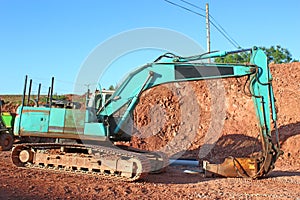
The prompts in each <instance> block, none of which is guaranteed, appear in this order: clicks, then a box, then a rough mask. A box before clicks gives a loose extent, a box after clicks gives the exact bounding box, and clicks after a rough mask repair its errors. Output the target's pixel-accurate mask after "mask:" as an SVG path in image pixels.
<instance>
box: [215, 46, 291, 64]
mask: <svg viewBox="0 0 300 200" xmlns="http://www.w3.org/2000/svg"><path fill="white" fill-rule="evenodd" d="M260 48H261V49H262V50H263V51H264V52H265V53H266V55H267V58H268V62H269V63H271V62H273V63H276V64H278V63H289V62H291V61H292V62H297V60H293V58H292V54H291V53H290V52H289V51H288V50H287V49H286V48H282V47H281V46H280V45H277V46H275V47H274V46H271V47H270V48H266V47H260ZM249 61H250V53H249V52H243V53H239V54H230V55H227V56H225V57H223V58H216V59H215V62H216V63H247V62H249Z"/></svg>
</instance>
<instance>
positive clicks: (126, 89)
mask: <svg viewBox="0 0 300 200" xmlns="http://www.w3.org/2000/svg"><path fill="white" fill-rule="evenodd" d="M243 51H250V52H251V58H250V64H216V63H203V62H197V63H196V62H195V61H203V60H205V59H208V58H216V57H224V56H226V55H228V54H235V53H240V52H243ZM241 76H249V80H250V83H249V91H250V93H251V96H252V99H253V102H254V106H255V109H256V114H257V118H258V123H259V127H260V137H261V140H262V149H263V151H262V152H261V155H260V156H257V157H255V158H228V159H226V160H225V161H224V163H222V164H210V163H208V162H204V163H203V168H204V170H205V171H206V172H207V173H213V174H218V175H221V176H225V177H252V178H257V177H261V176H264V175H266V174H267V173H268V172H269V171H271V170H272V169H273V168H274V163H275V161H276V160H277V158H278V156H279V155H280V154H282V151H281V150H280V147H279V142H278V131H277V126H276V109H275V100H274V94H273V89H272V76H271V74H270V70H269V67H268V64H267V57H266V55H265V53H264V52H263V51H262V50H260V49H258V48H256V47H254V48H252V49H246V50H238V51H231V52H226V51H221V52H213V53H206V54H202V55H197V56H192V57H179V56H176V55H174V54H170V53H167V54H164V55H162V56H160V57H159V58H158V59H156V60H155V61H154V62H153V63H150V64H146V65H144V66H142V67H140V68H138V69H136V70H135V71H133V72H131V73H130V74H129V75H128V76H127V77H126V78H125V79H124V81H123V82H122V83H121V84H120V85H119V86H118V88H117V90H116V91H115V93H114V94H113V95H112V97H111V99H110V100H109V101H107V103H106V104H105V105H104V106H103V107H102V108H101V109H100V110H98V112H97V116H98V119H99V121H100V122H101V123H103V125H104V126H105V127H106V128H103V129H102V130H105V133H104V135H106V136H107V137H109V138H110V139H111V140H115V141H118V140H122V139H124V135H126V133H124V132H122V126H123V125H124V124H125V122H126V119H128V117H129V115H130V113H131V112H132V111H133V109H134V108H135V106H136V104H137V103H138V101H139V98H140V95H141V93H142V92H143V91H145V90H147V89H149V88H152V87H155V86H157V85H161V84H166V83H171V82H183V81H194V80H208V79H220V78H229V77H241ZM120 110H123V111H122V114H121V115H120V116H118V117H115V116H114V114H115V113H117V112H119V111H120ZM271 121H273V124H274V125H275V133H276V140H277V141H276V143H273V142H272V135H271V129H272V128H271V124H272V122H271ZM128 137H130V135H129V136H128V135H127V138H128Z"/></svg>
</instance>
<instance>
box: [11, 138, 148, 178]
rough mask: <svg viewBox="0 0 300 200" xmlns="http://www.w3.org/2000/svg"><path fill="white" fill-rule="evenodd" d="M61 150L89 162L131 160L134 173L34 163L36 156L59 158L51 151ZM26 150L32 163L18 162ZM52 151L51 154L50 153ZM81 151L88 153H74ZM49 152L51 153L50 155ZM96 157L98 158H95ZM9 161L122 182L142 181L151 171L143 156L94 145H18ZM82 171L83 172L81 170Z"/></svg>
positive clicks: (70, 165)
mask: <svg viewBox="0 0 300 200" xmlns="http://www.w3.org/2000/svg"><path fill="white" fill-rule="evenodd" d="M61 148H65V149H68V150H71V151H72V153H70V154H69V155H67V156H70V157H71V156H72V157H74V156H76V157H84V158H86V157H88V158H90V159H91V160H96V159H97V158H99V156H101V159H102V160H103V159H105V158H106V157H107V158H109V159H110V160H111V158H112V157H115V158H116V159H123V158H124V159H127V160H128V159H133V160H134V161H135V163H137V164H136V166H135V168H136V169H135V171H136V173H134V174H132V176H130V177H128V176H122V175H120V173H114V171H112V172H108V171H107V170H97V171H91V170H86V169H88V168H89V167H88V166H87V167H86V168H84V167H83V168H82V167H81V168H76V169H74V168H73V167H72V166H74V165H76V163H69V164H67V163H66V164H65V165H59V166H55V165H51V166H49V165H47V164H42V165H41V163H36V162H35V161H34V158H35V156H36V155H37V152H38V154H44V155H42V156H45V157H47V156H49V155H51V156H52V157H53V156H56V155H57V156H60V155H61V153H59V152H58V153H53V150H56V151H57V150H59V149H61ZM23 150H26V151H28V152H31V153H32V154H33V155H32V157H33V159H32V162H22V161H21V160H20V153H21V152H22V151H23ZM51 150H52V152H51ZM82 151H89V152H90V153H88V154H82V153H76V152H82ZM50 152H51V153H50ZM97 156H98V157H97ZM11 159H12V162H13V163H14V165H16V166H17V167H23V168H38V169H45V170H54V171H59V172H62V171H66V172H71V173H80V174H82V173H84V174H91V175H97V176H99V175H100V176H103V177H105V178H109V179H114V180H116V179H117V180H122V181H136V180H139V179H143V178H145V177H146V176H147V174H148V173H149V172H150V171H151V164H150V161H149V159H148V158H147V157H146V156H144V155H143V154H139V153H135V152H130V151H125V150H122V149H118V148H113V147H103V146H94V145H78V144H75V145H74V144H56V143H55V144H54V143H29V144H20V145H16V146H15V147H14V148H13V150H12V153H11ZM83 169H84V170H83Z"/></svg>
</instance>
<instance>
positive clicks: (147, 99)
mask: <svg viewBox="0 0 300 200" xmlns="http://www.w3.org/2000/svg"><path fill="white" fill-rule="evenodd" d="M299 68H300V63H291V64H273V65H270V69H271V73H272V75H273V87H274V93H275V97H276V100H277V101H276V105H277V108H278V124H277V126H278V128H279V133H280V143H281V145H282V149H283V150H284V151H285V152H286V154H285V156H284V158H285V159H289V160H291V159H292V160H293V159H296V160H297V158H298V155H299V151H300V150H299V149H300V140H299V139H300V137H299V133H300V114H299V113H300V106H299V104H300V98H299V97H300V72H299V70H298V69H299ZM246 81H247V77H242V78H229V79H223V80H210V81H192V82H188V83H172V84H168V85H164V86H158V87H156V88H153V89H150V90H148V91H146V92H144V93H143V94H142V97H141V100H140V103H139V104H138V106H137V107H136V109H135V124H136V127H137V129H138V131H137V132H136V134H135V137H134V139H133V141H132V146H135V147H139V148H143V149H148V150H162V151H164V152H166V153H167V154H168V155H171V156H177V157H179V156H182V155H184V156H186V155H188V157H193V158H197V157H199V156H200V158H203V159H208V160H210V161H211V162H220V161H221V160H222V159H223V158H225V157H227V156H248V155H250V154H251V153H255V152H257V151H259V150H260V142H259V139H258V133H259V129H258V126H257V119H256V114H255V110H254V105H253V102H252V99H251V97H249V96H248V95H247V92H248V91H247V88H246V85H245V83H246ZM273 132H274V131H273Z"/></svg>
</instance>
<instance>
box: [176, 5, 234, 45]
mask: <svg viewBox="0 0 300 200" xmlns="http://www.w3.org/2000/svg"><path fill="white" fill-rule="evenodd" d="M180 1H182V2H184V3H186V4H188V5H190V6H192V7H194V8H197V9H199V10H202V11H205V12H206V10H205V9H204V8H201V7H199V6H197V5H195V4H193V3H190V2H188V1H185V0H180ZM208 15H209V17H210V18H211V19H212V20H213V21H214V23H215V24H217V25H218V27H220V29H221V30H222V31H223V32H224V33H225V34H226V35H227V36H228V37H229V38H230V40H232V41H233V42H234V43H235V44H236V45H237V46H240V45H239V44H238V43H237V42H236V41H235V40H234V39H233V38H232V37H231V36H230V35H229V34H228V33H227V31H226V30H225V29H224V28H223V27H222V26H221V25H220V24H219V23H218V22H217V20H216V19H215V18H214V17H213V16H212V15H211V14H210V13H209V14H208ZM210 22H211V20H210ZM211 23H212V22H211Z"/></svg>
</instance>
